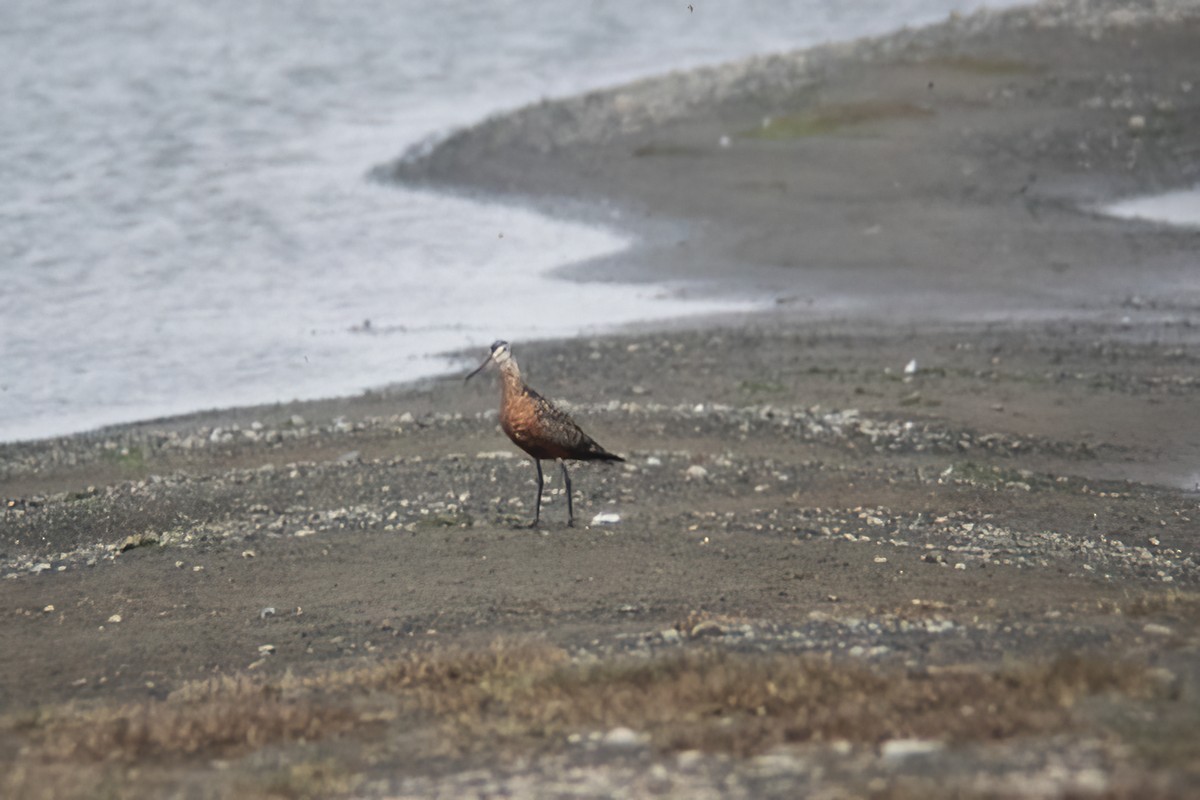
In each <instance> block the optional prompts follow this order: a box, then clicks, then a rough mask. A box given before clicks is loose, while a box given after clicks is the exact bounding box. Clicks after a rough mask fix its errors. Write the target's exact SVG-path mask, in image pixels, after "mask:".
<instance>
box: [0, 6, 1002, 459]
mask: <svg viewBox="0 0 1200 800" xmlns="http://www.w3.org/2000/svg"><path fill="white" fill-rule="evenodd" d="M979 5H981V4H979V3H975V2H953V1H951V0H905V1H904V2H883V1H882V0H877V1H876V0H873V1H871V2H861V3H854V4H844V3H838V2H836V0H770V1H769V2H768V1H767V0H762V1H761V2H747V3H739V4H736V5H735V4H716V3H713V4H708V3H694V4H693V6H694V7H695V9H696V10H695V11H693V12H689V11H687V4H686V3H678V4H674V3H655V4H650V3H640V2H639V3H635V2H625V3H621V2H603V3H602V2H592V3H569V4H565V3H557V2H553V3H552V2H549V0H541V1H540V2H525V1H522V2H518V1H517V0H511V1H510V2H496V3H487V4H480V3H473V2H472V3H467V2H439V3H427V2H416V0H363V2H357V3H350V4H343V3H336V2H333V0H319V1H318V2H309V3H304V4H283V3H273V2H267V0H257V2H256V1H254V0H250V1H249V2H248V1H247V0H236V2H235V1H234V0H205V1H204V2H200V1H199V0H172V2H167V1H166V0H142V1H141V2H117V1H116V0H108V1H107V2H106V1H105V0H99V1H97V0H56V2H53V3H46V2H42V0H8V2H6V3H4V5H3V8H2V9H0V98H3V99H2V101H0V102H2V103H3V107H2V109H0V111H2V112H3V113H0V186H3V187H4V191H3V192H0V293H2V297H0V300H2V301H3V308H4V311H3V317H2V322H0V325H2V329H0V363H3V365H4V372H3V374H2V375H0V398H2V400H0V441H3V440H16V439H28V438H36V437H43V436H50V435H57V434H63V433H69V432H74V431H79V430H83V429H87V428H90V427H94V426H97V425H102V424H108V423H115V422H121V421H130V420H135V419H143V418H149V417H155V416H161V415H167V414H173V413H181V412H186V411H193V410H199V409H204V408H211V407H222V406H230V405H238V404H249V403H262V402H272V401H280V400H283V401H286V400H291V399H296V398H313V397H320V396H333V395H339V394H346V393H351V392H355V391H359V390H361V389H364V388H368V387H371V386H377V385H381V384H385V383H389V382H393V381H397V380H406V379H412V378H416V377H420V376H422V375H429V374H433V373H436V372H439V371H442V370H444V369H446V368H447V366H448V365H447V362H446V361H445V360H444V359H441V358H438V357H437V356H436V355H435V354H437V353H440V352H444V351H446V350H448V349H452V348H459V347H463V346H468V345H479V346H481V347H482V346H483V345H485V344H486V343H488V342H490V341H491V340H493V339H495V338H497V337H504V338H509V339H512V340H521V339H528V338H531V337H543V336H562V335H575V334H578V333H580V332H583V331H589V330H597V329H601V328H610V327H612V326H614V325H619V324H622V323H626V322H631V321H644V320H650V319H660V318H666V317H670V316H676V315H681V314H688V313H698V312H707V311H713V310H717V309H719V308H723V307H725V306H721V305H719V304H714V303H711V302H708V303H697V302H692V301H686V300H683V299H681V298H680V297H679V296H677V294H676V293H675V292H674V291H673V290H672V288H671V287H645V286H641V287H630V286H621V285H613V284H605V283H587V284H583V285H579V284H573V283H567V282H564V281H561V280H557V279H552V278H550V277H547V276H546V273H547V272H548V271H550V270H551V269H553V268H554V267H556V266H560V265H563V264H566V263H572V262H578V261H581V260H585V259H589V258H592V257H596V256H600V255H603V254H608V253H612V252H614V251H616V250H618V249H619V248H621V247H623V246H625V245H626V242H625V240H624V239H623V238H622V237H621V235H620V233H619V231H605V230H600V229H597V228H594V227H588V226H584V225H579V224H568V223H563V222H559V221H554V220H549V219H546V218H545V217H542V216H539V215H537V214H533V213H531V212H528V211H524V210H514V209H511V208H505V207H502V206H498V205H494V204H486V203H478V202H469V201H466V200H462V199H452V198H447V197H442V196H438V195H434V194H430V193H427V192H413V191H407V190H402V189H399V188H395V187H388V186H380V185H377V184H374V183H371V182H370V181H368V180H367V179H366V177H365V176H366V175H367V173H368V172H369V170H370V168H371V167H372V166H375V165H378V164H380V163H384V162H386V161H388V160H390V159H392V158H394V157H396V156H397V155H398V154H399V153H401V152H403V151H404V150H405V149H406V148H408V147H409V146H411V145H413V144H415V143H417V142H419V141H422V140H425V139H427V138H428V137H430V136H434V135H438V134H443V133H445V132H446V131H448V130H450V129H452V128H453V127H456V126H460V125H464V124H468V123H471V122H473V121H476V120H479V119H481V118H482V117H484V116H486V115H487V114H489V113H493V112H496V111H499V110H502V109H508V108H513V107H516V106H519V105H521V104H524V103H527V102H531V101H534V100H537V99H539V98H541V97H546V96H561V95H567V94H572V93H576V92H579V91H583V90H586V89H590V88H595V87H598V86H603V85H611V84H614V83H618V82H620V81H624V80H628V79H631V78H635V77H639V76H643V75H647V74H652V73H660V72H664V71H667V70H670V69H678V68H686V67H690V66H695V65H698V64H702V63H713V62H717V61H722V60H728V59H732V58H737V57H741V56H745V55H749V54H752V53H757V52H765V51H775V50H787V49H793V48H798V47H803V46H807V45H810V44H813V43H816V42H818V41H822V40H829V39H845V38H849V37H855V36H860V35H865V34H869V33H881V32H884V31H887V30H890V29H894V28H897V27H899V26H901V25H903V24H912V25H916V24H921V23H925V22H929V21H933V20H936V19H938V18H941V17H943V16H944V15H945V14H947V13H948V12H950V11H952V10H959V11H966V10H970V9H972V8H974V7H977V6H979ZM993 5H995V4H993ZM368 319H369V320H370V321H371V326H370V330H369V332H363V331H362V330H361V326H362V323H363V321H364V320H368ZM356 328H357V330H356Z"/></svg>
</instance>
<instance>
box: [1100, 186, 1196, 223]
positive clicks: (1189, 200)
mask: <svg viewBox="0 0 1200 800" xmlns="http://www.w3.org/2000/svg"><path fill="white" fill-rule="evenodd" d="M1100 212H1101V213H1103V214H1107V215H1109V216H1111V217H1122V218H1124V219H1142V220H1147V221H1149V222H1161V223H1164V224H1166V225H1181V226H1184V227H1189V228H1200V186H1193V187H1192V188H1191V189H1178V190H1176V191H1172V192H1164V193H1162V194H1155V195H1147V196H1145V197H1133V198H1129V199H1127V200H1121V201H1120V202H1117V203H1112V204H1110V205H1107V206H1104V207H1103V208H1101V209H1100Z"/></svg>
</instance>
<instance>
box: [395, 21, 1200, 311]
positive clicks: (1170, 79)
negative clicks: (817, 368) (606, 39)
mask: <svg viewBox="0 0 1200 800" xmlns="http://www.w3.org/2000/svg"><path fill="white" fill-rule="evenodd" d="M1088 5H1089V7H1090V8H1091V10H1090V12H1089V16H1090V19H1091V20H1092V21H1091V22H1090V23H1088V24H1087V25H1086V26H1085V27H1084V28H1083V29H1082V30H1081V28H1080V26H1079V25H1078V20H1077V19H1076V18H1075V14H1076V13H1077V11H1078V8H1077V6H1078V4H1072V3H1067V4H1061V3H1052V4H1048V5H1046V6H1042V7H1039V8H1038V9H1037V10H1032V11H1030V10H1020V11H1015V12H1010V13H1003V14H991V13H981V14H977V15H975V16H972V17H968V18H965V19H958V20H951V21H949V22H947V23H945V24H943V25H938V26H934V27H931V28H925V29H921V30H918V31H914V32H911V33H902V34H899V35H896V36H891V37H886V38H883V39H879V40H872V41H865V42H857V43H851V44H839V45H830V46H825V47H819V48H816V49H814V50H808V51H802V52H798V53H793V54H788V55H778V56H768V57H762V58H756V59H752V60H749V61H746V62H742V63H739V64H735V65H731V66H727V67H718V68H713V69H707V70H698V71H696V72H693V73H687V74H682V75H669V76H666V77H663V78H655V79H650V80H646V81H642V82H640V83H636V84H632V85H629V86H624V87H620V88H617V89H612V90H607V91H601V92H595V93H592V94H589V95H586V96H583V97H580V98H574V99H570V100H565V101H561V102H552V103H545V104H542V105H535V106H531V107H528V108H526V109H522V110H521V111H518V112H516V113H513V114H506V115H502V116H499V117H496V118H494V119H492V120H489V121H487V122H485V123H483V124H481V125H478V126H476V127H473V128H470V129H467V130H464V131H462V132H460V133H458V134H456V135H453V136H451V137H450V138H449V139H448V140H447V141H445V142H443V143H442V144H440V145H439V146H438V147H437V148H436V149H434V150H433V152H431V153H428V154H425V155H423V156H420V157H417V158H411V159H406V160H403V161H401V162H400V163H398V164H397V165H396V166H395V167H394V168H393V170H392V174H393V175H395V176H397V177H399V178H400V179H401V180H418V181H430V182H432V183H434V184H435V185H437V186H441V187H445V186H451V187H454V186H457V187H461V188H463V189H464V190H467V191H474V192H484V193H488V192H499V193H503V194H508V195H514V194H515V195H522V196H524V197H526V198H527V199H528V200H529V201H530V202H533V203H535V204H537V205H539V206H540V207H544V208H549V209H555V208H556V207H558V208H559V209H560V210H561V208H562V205H561V203H560V199H561V200H563V201H565V202H566V203H567V206H566V208H567V210H568V211H570V210H572V209H574V210H576V211H579V212H580V213H585V212H583V211H582V210H580V209H579V208H578V204H579V202H580V201H583V202H587V203H591V204H593V206H596V205H603V206H604V209H603V210H601V211H599V212H594V218H598V219H599V220H600V221H601V222H611V223H612V224H615V225H617V226H618V227H621V228H625V227H631V228H632V229H633V230H634V231H635V232H638V233H642V234H644V240H643V241H642V242H641V243H640V246H639V247H636V248H635V249H634V251H633V252H632V253H622V254H619V255H616V256H614V257H612V258H611V259H607V260H604V261H600V262H589V263H586V264H582V265H577V266H575V267H573V268H570V269H569V270H567V272H568V274H572V275H575V276H578V277H581V278H586V279H596V278H597V277H601V278H602V279H610V278H613V277H617V278H620V279H623V280H659V279H662V278H663V277H667V278H683V279H689V280H694V279H701V280H708V281H712V282H713V283H715V284H716V285H715V286H713V287H712V289H713V291H716V292H721V293H728V292H729V291H731V290H732V291H738V290H742V291H747V290H748V291H753V292H760V291H767V292H772V293H775V294H776V295H778V297H779V299H780V301H781V302H785V303H798V304H800V305H801V306H803V307H805V312H806V314H805V316H809V315H811V314H814V313H815V314H818V315H821V314H829V313H833V314H836V315H839V316H842V315H851V316H856V317H857V316H863V317H866V318H868V319H887V318H895V317H899V318H902V319H918V320H921V321H923V322H925V321H932V322H944V321H947V320H950V321H953V320H969V321H973V322H977V321H980V320H981V319H983V320H986V319H990V318H995V319H999V320H1011V319H1020V318H1021V317H1022V316H1028V317H1030V318H1034V319H1038V318H1043V317H1045V316H1047V315H1067V316H1074V315H1076V314H1077V313H1078V312H1079V311H1081V310H1090V311H1100V312H1103V311H1111V310H1114V309H1115V308H1117V307H1119V306H1120V305H1121V304H1122V303H1123V302H1124V301H1126V300H1127V299H1129V298H1130V297H1131V296H1133V295H1137V296H1138V297H1139V298H1140V299H1141V301H1142V302H1143V303H1156V304H1158V305H1159V306H1160V307H1166V308H1173V307H1176V306H1179V305H1184V306H1185V307H1194V305H1195V304H1196V302H1197V301H1200V283H1198V282H1197V279H1196V270H1195V266H1196V265H1195V261H1194V258H1193V254H1194V246H1195V243H1196V236H1197V234H1196V232H1194V231H1178V230H1170V229H1163V228H1157V227H1155V226H1152V225H1146V224H1138V223H1130V222H1121V221H1114V220H1110V219H1105V218H1103V217H1099V216H1096V215H1094V214H1092V213H1089V209H1091V208H1094V207H1095V206H1097V205H1100V204H1102V203H1105V202H1108V201H1111V200H1114V199H1117V198H1120V197H1123V196H1127V195H1130V194H1134V193H1143V192H1153V191H1158V190H1163V189H1167V188H1177V187H1180V186H1191V185H1193V184H1195V183H1196V182H1197V181H1200V159H1198V157H1197V156H1198V152H1197V151H1198V148H1200V144H1198V143H1197V140H1196V136H1195V131H1196V129H1197V121H1198V118H1200V99H1198V97H1200V87H1197V86H1195V81H1196V78H1195V76H1196V74H1197V61H1198V60H1200V54H1198V53H1197V48H1196V46H1195V43H1196V41H1197V35H1198V34H1197V21H1196V17H1195V13H1194V12H1195V5H1194V4H1187V3H1181V4H1178V8H1179V10H1177V11H1168V10H1164V7H1162V6H1156V7H1155V8H1154V9H1153V10H1151V9H1147V10H1142V9H1130V8H1129V7H1128V4H1123V3H1108V4H1104V3H1101V4H1088ZM1188 8H1190V9H1191V12H1188V11H1187V9H1188ZM1065 9H1070V11H1067V10H1065ZM1151 42H1152V44H1151ZM723 141H724V143H725V144H726V145H727V146H722V142H723ZM612 209H617V210H619V212H620V215H619V217H618V218H617V219H616V220H615V221H613V220H614V215H613V214H612ZM809 304H811V308H810V307H808V305H809Z"/></svg>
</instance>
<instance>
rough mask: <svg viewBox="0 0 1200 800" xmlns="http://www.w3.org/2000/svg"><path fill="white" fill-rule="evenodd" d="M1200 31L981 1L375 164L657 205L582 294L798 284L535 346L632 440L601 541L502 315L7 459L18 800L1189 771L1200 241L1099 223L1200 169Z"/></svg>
mask: <svg viewBox="0 0 1200 800" xmlns="http://www.w3.org/2000/svg"><path fill="white" fill-rule="evenodd" d="M697 13H699V10H698V11H697ZM1198 42H1200V5H1198V4H1196V3H1190V2H1157V3H1155V2H1145V3H1133V4H1130V3H1108V2H1099V3H1096V2H1088V3H1083V2H1067V3H1049V4H1043V5H1039V6H1036V7H1034V8H1031V9H1021V10H1017V11H1012V12H1005V13H981V14H977V15H973V16H970V17H965V18H961V19H951V20H949V21H947V22H946V23H944V24H942V25H938V26H935V27H933V28H928V29H922V30H916V31H903V32H900V33H897V34H895V35H893V36H889V37H885V38H882V39H878V40H870V41H862V42H855V43H850V44H839V45H831V46H827V47H822V48H818V49H816V50H812V51H806V52H802V53H794V54H787V55H779V56H770V57H762V58H756V59H753V60H751V61H748V62H744V63H739V64H732V65H727V66H723V67H718V68H712V69H705V70H699V71H696V72H692V73H686V74H673V75H669V76H664V77H662V78H659V79H654V80H648V81H642V82H640V83H637V84H634V85H631V86H626V87H620V88H617V89H613V90H608V91H604V92H597V93H593V94H591V95H587V96H584V97H581V98H572V99H567V100H562V101H556V102H550V103H544V104H540V105H537V106H533V107H530V108H527V109H522V110H519V111H516V112H514V113H512V114H508V115H504V116H500V117H496V118H494V119H490V120H487V121H484V122H483V123H481V124H480V125H478V126H475V127H473V128H470V129H467V130H464V131H461V132H459V133H457V134H455V135H453V136H451V137H449V138H448V139H446V140H445V141H443V142H441V143H440V144H439V145H438V146H436V147H434V148H433V149H431V150H429V151H428V152H424V153H421V154H412V155H410V156H409V157H407V158H405V159H402V160H401V161H399V162H397V163H396V164H395V165H392V166H391V167H389V168H388V169H387V170H381V171H380V177H386V178H394V179H397V180H402V181H406V182H410V183H417V184H421V185H428V186H434V187H437V188H439V189H441V190H445V191H455V192H463V193H469V194H479V195H484V196H488V197H497V196H499V197H501V198H502V199H506V200H509V201H516V202H521V203H527V204H531V205H533V206H534V207H537V208H539V209H543V210H547V211H550V212H551V213H556V214H560V215H565V216H570V217H572V218H580V219H584V220H587V221H591V222H598V221H602V222H604V224H607V225H609V226H612V227H616V228H618V229H621V230H623V231H626V232H632V233H633V234H635V235H636V236H637V237H638V242H637V244H635V245H634V247H633V248H632V249H631V250H629V251H627V252H624V253H621V254H620V255H618V256H615V257H612V258H610V259H604V260H599V261H594V262H589V263H586V264H576V265H571V266H569V267H567V268H564V270H563V273H564V276H565V277H568V278H570V279H574V280H579V281H581V282H582V283H581V294H582V293H585V292H586V285H587V282H588V281H595V280H638V281H641V280H654V281H661V280H666V281H686V282H687V286H688V287H689V288H688V291H689V292H693V293H696V294H707V295H714V296H716V295H720V296H744V297H748V298H749V297H752V298H767V300H766V304H767V305H769V308H767V309H766V310H764V311H763V312H761V313H758V314H753V315H741V316H728V317H721V318H711V319H704V320H689V321H683V322H678V323H674V324H671V325H664V326H658V327H656V328H654V329H630V330H625V331H622V332H619V333H614V334H612V335H605V336H600V337H595V338H591V339H587V338H585V339H578V340H570V341H540V342H516V341H514V342H513V343H512V345H513V350H514V353H515V355H516V356H517V358H518V359H519V360H520V363H521V365H522V370H523V373H524V375H525V377H526V379H527V380H528V382H529V383H530V384H531V385H532V386H534V387H535V388H537V389H538V390H539V391H540V392H542V393H543V394H544V395H546V396H548V397H551V398H563V401H562V402H563V403H564V405H565V406H567V407H569V408H570V410H571V411H572V413H573V414H574V416H575V417H576V419H577V420H578V421H579V422H580V423H581V424H582V426H583V427H584V429H585V430H587V431H588V432H589V433H590V434H592V435H593V436H594V437H595V438H596V439H597V440H598V441H600V442H601V443H602V444H603V445H604V446H605V447H607V448H609V449H611V450H613V451H614V452H617V453H620V454H622V455H623V456H624V457H625V458H626V459H627V461H628V463H625V464H612V465H595V464H582V465H579V466H578V467H576V468H574V469H573V471H572V476H573V481H574V485H575V492H576V495H575V511H576V516H577V518H578V520H579V521H580V523H582V524H578V525H577V526H576V527H574V528H568V527H567V526H566V525H565V518H566V503H565V498H564V497H563V496H562V494H561V483H560V481H559V480H558V476H557V474H556V473H554V471H553V470H547V478H548V497H547V502H546V504H545V505H544V507H543V509H542V522H543V524H542V526H541V528H539V529H537V530H529V529H527V528H524V527H522V525H523V524H524V523H527V522H528V520H529V519H530V518H531V516H532V499H533V491H534V488H535V484H534V471H533V468H532V465H531V464H530V463H529V461H528V459H526V458H524V457H523V456H522V455H521V454H519V452H518V451H517V450H516V449H515V448H514V447H513V446H512V445H511V444H510V443H509V442H508V441H507V439H506V438H505V437H504V435H503V433H502V432H501V431H500V430H499V426H498V424H497V418H496V404H497V399H498V398H497V395H498V389H497V388H496V387H495V386H494V385H493V384H491V383H489V381H488V380H483V381H479V380H478V379H477V380H475V381H472V382H471V383H470V384H464V383H463V381H462V375H465V374H466V372H467V371H468V369H469V368H471V367H473V366H475V365H476V364H478V363H479V360H480V359H482V357H483V356H484V354H485V353H484V351H483V350H482V349H481V350H480V351H479V352H470V353H463V354H461V355H462V364H463V372H462V374H460V375H451V376H447V377H445V378H443V379H438V380H430V381H426V382H423V383H420V384H416V385H404V386H394V387H388V388H383V389H380V390H378V391H374V392H370V393H368V394H365V395H363V396H359V397H352V398H343V399H332V400H327V401H319V402H307V403H292V404H282V405H276V406H264V407H257V408H244V409H231V410H220V411H213V412H208V413H203V414H196V415H191V416H188V417H183V418H174V419H169V420H156V421H150V422H145V423H140V424H136V425H130V426H123V427H120V428H112V429H106V430H103V431H99V432H96V433H91V434H85V435H79V436H73V437H68V438H63V439H55V440H47V441H40V442H30V443H21V444H8V445H0V498H3V499H4V508H3V511H2V513H3V517H2V524H0V614H2V615H3V619H4V623H3V625H0V760H2V762H3V765H4V767H3V770H0V774H2V775H3V777H0V794H3V795H4V796H5V797H68V796H78V797H92V796H97V795H99V794H103V795H104V796H112V797H144V796H179V797H336V796H354V797H427V796H450V797H485V796H488V797H492V796H498V795H507V796H547V797H551V796H552V797H610V796H626V797H642V796H651V795H655V796H657V795H661V796H687V797H781V798H782V797H794V796H798V795H802V794H809V795H813V796H823V797H916V796H921V797H961V796H984V797H1014V796H1031V797H1066V796H1071V797H1092V796H1095V797H1186V796H1189V795H1190V794H1191V792H1192V791H1194V786H1195V785H1197V781H1200V746H1198V745H1197V742H1200V729H1198V727H1200V667H1198V665H1200V659H1198V658H1197V650H1198V647H1200V546H1198V544H1197V534H1198V533H1200V521H1197V517H1198V516H1200V414H1197V413H1196V410H1197V408H1198V407H1200V406H1198V403H1200V350H1198V349H1197V347H1196V345H1197V339H1198V338H1200V282H1198V277H1197V276H1198V275H1200V270H1198V265H1197V263H1196V253H1197V252H1198V249H1200V248H1198V245H1200V233H1197V231H1196V230H1189V229H1184V228H1168V227H1164V226H1159V225H1155V224H1152V223H1149V222H1140V221H1122V220H1115V219H1110V218H1107V217H1104V216H1102V215H1100V214H1098V213H1096V208H1097V207H1098V206H1100V205H1102V204H1103V203H1106V202H1110V201H1112V200H1116V199H1118V198H1121V197H1125V196H1129V195H1133V194H1139V193H1148V192H1155V191H1162V190H1166V189H1172V188H1180V187H1186V186H1190V185H1193V184H1195V183H1197V182H1200V139H1198V138H1197V133H1196V132H1197V131H1200V83H1195V85H1194V82H1195V81H1197V80H1198V77H1197V76H1200V47H1197V43H1198ZM503 335H504V332H502V331H497V332H496V336H497V337H500V336H503ZM589 522H591V524H588V523H589ZM97 787H100V788H99V789H98V788H97Z"/></svg>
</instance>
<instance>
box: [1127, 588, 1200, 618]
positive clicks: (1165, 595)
mask: <svg viewBox="0 0 1200 800" xmlns="http://www.w3.org/2000/svg"><path fill="white" fill-rule="evenodd" d="M1125 613H1126V614H1128V615H1129V616H1131V617H1149V616H1161V617H1170V618H1172V619H1191V620H1194V619H1198V618H1200V593H1196V592H1184V591H1180V590H1178V589H1168V590H1167V591H1165V592H1154V593H1147V594H1144V595H1142V596H1141V597H1137V598H1135V599H1134V600H1132V601H1131V602H1129V603H1128V604H1127V605H1126V607H1125Z"/></svg>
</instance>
